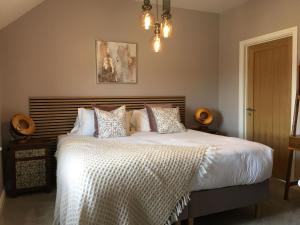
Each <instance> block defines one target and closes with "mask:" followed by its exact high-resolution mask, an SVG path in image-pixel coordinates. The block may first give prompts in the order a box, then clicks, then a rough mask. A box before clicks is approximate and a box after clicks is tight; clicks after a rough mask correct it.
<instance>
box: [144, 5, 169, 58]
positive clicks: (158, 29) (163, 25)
mask: <svg viewBox="0 0 300 225" xmlns="http://www.w3.org/2000/svg"><path fill="white" fill-rule="evenodd" d="M142 10H143V12H142V15H141V23H142V27H143V29H145V30H150V28H151V27H153V25H154V37H153V38H152V41H151V45H152V49H153V51H154V52H156V53H158V52H160V51H161V50H162V47H163V39H164V38H169V37H171V35H172V31H173V25H172V22H171V18H172V16H171V0H163V13H162V15H161V18H162V22H160V21H159V16H158V0H156V21H155V23H154V16H153V15H152V14H151V10H152V5H151V2H150V0H144V4H143V6H142ZM153 23H154V24H153Z"/></svg>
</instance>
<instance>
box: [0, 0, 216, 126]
mask: <svg viewBox="0 0 300 225" xmlns="http://www.w3.org/2000/svg"><path fill="white" fill-rule="evenodd" d="M140 8H141V4H140V3H136V2H134V1H131V0H126V1H118V0H110V1H109V0H88V1H86V0H47V1H45V2H44V3H42V4H41V5H40V6H38V7H37V8H35V9H34V10H32V11H31V12H30V13H28V14H26V15H25V16H23V17H22V18H21V19H20V20H18V21H16V22H15V23H13V24H11V25H9V26H8V27H7V28H5V29H4V30H2V31H0V45H1V46H0V47H1V51H0V54H3V55H5V59H4V68H3V69H4V81H3V82H4V83H5V86H4V92H5V100H4V103H3V110H4V113H3V120H4V123H7V122H8V121H9V119H10V118H11V116H12V115H13V114H14V113H18V112H21V113H27V112H28V97H29V96H74V95H75V96H113V95H115V96H120V95H121V96H122V95H126V96H136V95H185V96H186V97H187V113H188V118H187V121H188V123H191V122H192V120H193V119H192V116H191V114H192V112H193V111H194V109H195V108H196V107H199V106H207V107H210V108H213V109H216V108H217V98H218V40H219V34H218V32H219V27H218V24H219V18H218V15H217V14H213V13H201V12H196V11H191V10H183V9H175V10H174V11H173V15H174V20H173V21H174V24H175V33H174V37H173V38H172V39H170V40H167V41H166V46H165V50H164V51H163V52H162V53H161V54H154V53H153V52H151V50H150V43H149V40H150V39H151V36H152V33H148V32H144V31H143V30H141V29H140V27H139V26H140V23H139V21H138V18H139V14H140ZM96 39H104V40H114V41H124V42H126V41H128V42H136V43H138V84H136V85H133V84H131V85H126V84H117V85H108V84H104V85H99V84H96V75H95V67H96V65H95V40H96ZM5 126H6V124H5Z"/></svg>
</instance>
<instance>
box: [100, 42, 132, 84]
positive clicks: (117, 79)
mask: <svg viewBox="0 0 300 225" xmlns="http://www.w3.org/2000/svg"><path fill="white" fill-rule="evenodd" d="M96 56H97V83H136V82H137V44H131V43H122V42H108V41H96Z"/></svg>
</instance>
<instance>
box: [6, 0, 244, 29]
mask: <svg viewBox="0 0 300 225" xmlns="http://www.w3.org/2000/svg"><path fill="white" fill-rule="evenodd" d="M43 1H45V0H0V29H2V28H3V27H5V26H7V25H8V24H10V23H12V22H13V21H15V20H17V19H18V18H19V17H21V16H22V15H23V14H25V13H26V12H28V11H29V10H31V9H32V8H34V7H35V6H37V5H38V4H40V3H41V2H43ZM99 1H100V0H99ZM134 1H140V2H142V1H143V0H134ZM246 1H248V0H171V4H172V7H177V8H183V9H193V10H199V11H206V12H215V13H220V12H223V11H226V10H227V9H230V8H233V7H235V6H237V5H240V4H242V3H244V2H246ZM152 2H153V3H154V2H155V1H154V0H152ZM159 2H162V0H159Z"/></svg>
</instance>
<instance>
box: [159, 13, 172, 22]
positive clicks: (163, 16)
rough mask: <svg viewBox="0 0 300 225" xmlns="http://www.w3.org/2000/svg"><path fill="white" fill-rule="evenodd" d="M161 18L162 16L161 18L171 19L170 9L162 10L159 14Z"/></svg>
mask: <svg viewBox="0 0 300 225" xmlns="http://www.w3.org/2000/svg"><path fill="white" fill-rule="evenodd" d="M161 18H162V19H163V20H170V19H172V15H171V13H170V11H165V12H163V14H162V15H161Z"/></svg>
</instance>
